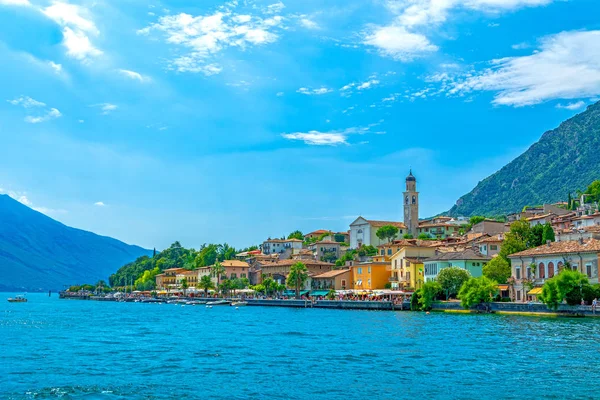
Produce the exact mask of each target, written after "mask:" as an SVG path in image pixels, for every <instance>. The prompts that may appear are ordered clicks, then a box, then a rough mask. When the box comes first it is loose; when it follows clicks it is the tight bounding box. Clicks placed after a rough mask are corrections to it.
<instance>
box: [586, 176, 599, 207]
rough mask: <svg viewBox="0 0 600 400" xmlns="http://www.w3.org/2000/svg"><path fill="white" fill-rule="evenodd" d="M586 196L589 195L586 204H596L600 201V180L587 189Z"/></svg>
mask: <svg viewBox="0 0 600 400" xmlns="http://www.w3.org/2000/svg"><path fill="white" fill-rule="evenodd" d="M583 193H584V194H587V195H588V196H586V198H585V202H586V203H594V202H597V201H599V200H600V180H595V181H593V182H592V183H590V185H589V186H588V187H587V189H586V190H585V192H583Z"/></svg>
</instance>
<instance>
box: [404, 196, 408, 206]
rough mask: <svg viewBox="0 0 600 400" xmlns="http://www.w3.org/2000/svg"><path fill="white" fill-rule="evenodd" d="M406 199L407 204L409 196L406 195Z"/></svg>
mask: <svg viewBox="0 0 600 400" xmlns="http://www.w3.org/2000/svg"><path fill="white" fill-rule="evenodd" d="M404 201H405V202H406V204H408V196H406V199H405V200H404Z"/></svg>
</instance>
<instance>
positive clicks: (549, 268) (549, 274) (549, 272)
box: [548, 262, 554, 278]
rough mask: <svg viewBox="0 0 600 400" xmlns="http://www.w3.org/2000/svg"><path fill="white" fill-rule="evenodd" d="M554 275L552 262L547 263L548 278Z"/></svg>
mask: <svg viewBox="0 0 600 400" xmlns="http://www.w3.org/2000/svg"><path fill="white" fill-rule="evenodd" d="M553 276H554V263H553V262H549V263H548V278H552V277H553Z"/></svg>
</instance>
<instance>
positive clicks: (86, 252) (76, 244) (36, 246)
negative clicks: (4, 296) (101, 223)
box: [0, 195, 151, 291]
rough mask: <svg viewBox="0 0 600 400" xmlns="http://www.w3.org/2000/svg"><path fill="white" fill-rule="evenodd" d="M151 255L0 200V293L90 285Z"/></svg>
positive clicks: (4, 199)
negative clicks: (126, 264)
mask: <svg viewBox="0 0 600 400" xmlns="http://www.w3.org/2000/svg"><path fill="white" fill-rule="evenodd" d="M145 254H151V251H150V250H146V249H143V248H141V247H138V246H131V245H128V244H125V243H123V242H120V241H118V240H116V239H113V238H110V237H105V236H99V235H96V234H94V233H91V232H86V231H83V230H80V229H75V228H71V227H68V226H66V225H63V224H61V223H60V222H57V221H55V220H53V219H52V218H50V217H47V216H46V215H44V214H41V213H39V212H37V211H34V210H32V209H30V208H29V207H27V206H25V205H23V204H21V203H19V202H18V201H16V200H13V199H12V198H11V197H9V196H7V195H0V290H1V291H8V290H15V291H34V290H40V289H43V290H48V289H52V290H58V289H62V288H63V286H64V285H71V284H81V283H96V282H97V281H98V280H100V279H103V280H105V281H108V276H109V275H110V274H112V273H113V272H114V271H116V270H117V269H118V268H119V267H121V266H122V265H123V264H125V263H128V262H130V261H133V260H135V259H136V258H137V257H139V256H141V255H145Z"/></svg>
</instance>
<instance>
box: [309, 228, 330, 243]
mask: <svg viewBox="0 0 600 400" xmlns="http://www.w3.org/2000/svg"><path fill="white" fill-rule="evenodd" d="M331 233H332V232H331V231H327V230H325V229H318V230H316V231H313V232H310V233H307V234H306V235H304V240H311V239H318V238H320V237H321V236H323V235H329V234H331Z"/></svg>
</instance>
